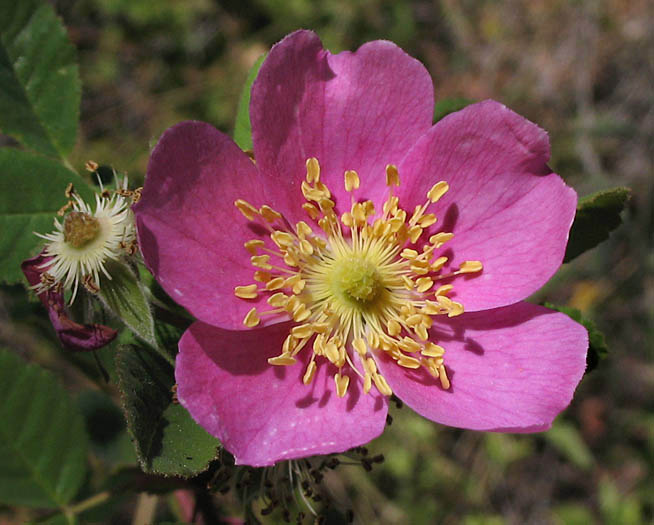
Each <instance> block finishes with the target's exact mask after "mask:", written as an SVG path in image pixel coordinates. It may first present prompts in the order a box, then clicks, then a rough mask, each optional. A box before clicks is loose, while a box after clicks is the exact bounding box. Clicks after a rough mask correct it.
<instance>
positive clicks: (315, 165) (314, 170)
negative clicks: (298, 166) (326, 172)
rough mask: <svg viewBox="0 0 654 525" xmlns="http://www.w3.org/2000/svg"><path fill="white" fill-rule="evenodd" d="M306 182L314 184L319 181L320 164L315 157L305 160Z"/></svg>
mask: <svg viewBox="0 0 654 525" xmlns="http://www.w3.org/2000/svg"><path fill="white" fill-rule="evenodd" d="M306 166H307V182H308V183H309V184H314V183H316V182H319V181H320V163H319V162H318V159H317V158H315V157H311V158H308V159H307V163H306Z"/></svg>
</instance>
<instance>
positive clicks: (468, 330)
mask: <svg viewBox="0 0 654 525" xmlns="http://www.w3.org/2000/svg"><path fill="white" fill-rule="evenodd" d="M432 339H433V340H434V341H435V342H437V343H438V344H440V345H442V346H443V347H444V348H445V367H446V369H447V371H448V375H449V378H450V381H451V388H450V389H449V390H447V391H445V390H443V389H442V388H441V386H440V383H438V382H437V381H436V380H435V379H433V378H432V376H431V375H429V374H428V373H427V372H426V371H425V370H424V369H420V370H411V371H407V370H406V369H403V368H401V367H400V366H397V365H396V364H395V363H394V362H392V361H390V360H389V359H388V358H380V359H378V364H379V368H380V370H381V372H382V374H383V375H384V377H385V378H386V380H387V381H388V383H389V385H390V386H391V388H392V389H393V392H394V393H395V395H397V396H398V397H399V398H400V399H402V401H404V402H405V403H406V404H407V405H408V406H410V407H411V408H412V409H413V410H415V411H416V412H418V413H419V414H421V415H423V416H424V417H426V418H429V419H431V420H433V421H437V422H439V423H443V424H445V425H450V426H453V427H461V428H469V429H473V430H490V431H505V432H535V431H541V430H545V429H547V428H549V427H550V426H551V424H552V420H553V419H554V418H555V417H556V415H557V414H558V413H559V412H561V410H563V409H564V408H565V407H566V406H568V404H569V403H570V400H571V399H572V394H573V393H574V390H575V388H576V387H577V384H578V383H579V381H580V380H581V377H582V376H583V374H584V370H585V369H586V350H587V348H588V334H587V332H586V329H585V328H584V327H583V326H581V325H580V324H578V323H576V322H574V321H573V320H572V319H570V318H569V317H568V316H567V315H564V314H561V313H558V312H553V311H552V310H549V309H547V308H544V307H542V306H536V305H533V304H529V303H518V304H515V305H512V306H507V307H505V308H498V309H496V310H488V311H485V312H476V313H469V314H464V315H462V316H461V317H456V318H453V319H449V320H448V321H447V324H445V323H438V324H435V328H432Z"/></svg>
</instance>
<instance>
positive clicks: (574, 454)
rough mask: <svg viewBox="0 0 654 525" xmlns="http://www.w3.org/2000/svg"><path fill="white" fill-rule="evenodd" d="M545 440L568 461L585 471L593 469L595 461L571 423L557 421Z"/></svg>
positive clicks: (546, 434)
mask: <svg viewBox="0 0 654 525" xmlns="http://www.w3.org/2000/svg"><path fill="white" fill-rule="evenodd" d="M543 436H544V437H545V439H546V440H547V441H549V442H550V444H551V445H552V446H553V447H554V448H556V449H557V450H558V451H559V452H560V453H561V454H562V455H563V456H564V457H565V458H566V459H567V460H568V461H570V462H571V463H573V464H574V465H576V466H577V467H579V468H580V469H583V470H589V469H591V468H592V466H593V464H594V462H595V460H594V459H593V455H592V454H591V452H590V449H589V448H588V445H586V443H585V442H584V440H583V439H582V437H581V435H580V434H579V431H578V430H577V429H576V428H575V427H574V426H573V425H571V424H570V423H566V422H565V421H557V422H555V423H554V425H552V428H550V429H549V430H548V431H547V432H545V434H543Z"/></svg>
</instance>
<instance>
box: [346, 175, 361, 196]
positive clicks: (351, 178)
mask: <svg viewBox="0 0 654 525" xmlns="http://www.w3.org/2000/svg"><path fill="white" fill-rule="evenodd" d="M360 184H361V182H360V181H359V175H358V173H357V172H356V171H354V170H347V171H346V172H345V191H348V192H350V191H354V190H358V189H359V185H360Z"/></svg>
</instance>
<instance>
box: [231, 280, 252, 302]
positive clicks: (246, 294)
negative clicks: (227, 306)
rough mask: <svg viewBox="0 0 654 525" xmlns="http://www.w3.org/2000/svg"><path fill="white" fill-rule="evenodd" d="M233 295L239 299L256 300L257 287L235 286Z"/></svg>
mask: <svg viewBox="0 0 654 525" xmlns="http://www.w3.org/2000/svg"><path fill="white" fill-rule="evenodd" d="M234 295H235V296H236V297H240V298H241V299H256V297H257V285H256V284H248V285H247V286H237V287H235V288H234Z"/></svg>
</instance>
